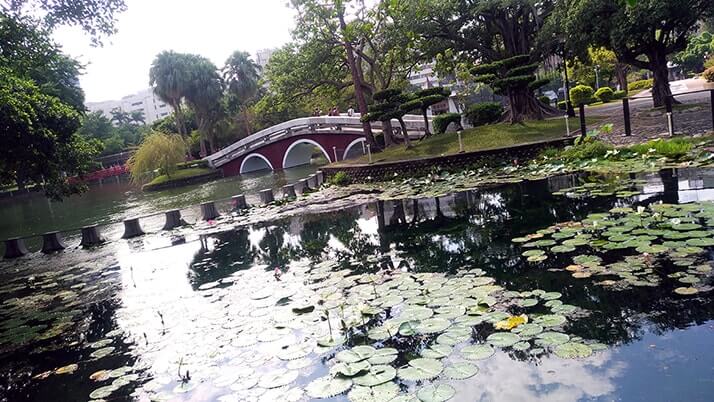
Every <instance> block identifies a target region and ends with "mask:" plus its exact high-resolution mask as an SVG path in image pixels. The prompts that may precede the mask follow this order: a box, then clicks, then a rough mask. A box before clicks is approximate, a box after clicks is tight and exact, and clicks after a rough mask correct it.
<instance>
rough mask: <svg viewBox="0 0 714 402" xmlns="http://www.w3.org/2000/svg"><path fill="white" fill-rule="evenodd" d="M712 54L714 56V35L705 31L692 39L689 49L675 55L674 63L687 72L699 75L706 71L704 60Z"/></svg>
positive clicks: (688, 44)
mask: <svg viewBox="0 0 714 402" xmlns="http://www.w3.org/2000/svg"><path fill="white" fill-rule="evenodd" d="M712 54H714V35H712V34H711V33H710V32H706V31H705V32H702V33H700V34H699V35H697V36H693V37H691V38H690V39H689V42H688V43H687V48H686V49H684V50H683V51H681V52H679V53H677V54H675V55H674V58H673V61H674V62H675V63H677V64H679V65H680V66H681V67H682V69H683V70H684V71H685V72H693V73H698V72H700V71H702V70H704V60H705V59H706V57H707V56H710V55H712Z"/></svg>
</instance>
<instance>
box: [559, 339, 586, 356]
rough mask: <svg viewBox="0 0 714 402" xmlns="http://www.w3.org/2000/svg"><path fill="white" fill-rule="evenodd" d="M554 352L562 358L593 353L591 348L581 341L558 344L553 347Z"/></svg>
mask: <svg viewBox="0 0 714 402" xmlns="http://www.w3.org/2000/svg"><path fill="white" fill-rule="evenodd" d="M555 354H556V356H558V357H561V358H563V359H578V358H584V357H588V356H590V355H591V354H593V350H592V349H590V346H588V345H585V344H583V343H577V342H568V343H564V344H562V345H558V346H557V347H556V348H555Z"/></svg>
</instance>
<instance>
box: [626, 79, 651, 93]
mask: <svg viewBox="0 0 714 402" xmlns="http://www.w3.org/2000/svg"><path fill="white" fill-rule="evenodd" d="M653 86H654V78H650V79H649V80H639V81H632V82H630V83H629V84H627V90H628V91H641V90H643V89H650V88H652V87H653Z"/></svg>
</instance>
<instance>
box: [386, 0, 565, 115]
mask: <svg viewBox="0 0 714 402" xmlns="http://www.w3.org/2000/svg"><path fill="white" fill-rule="evenodd" d="M407 3H410V4H409V6H408V7H407V6H404V7H394V9H393V14H394V16H395V20H397V21H399V22H400V23H401V24H402V26H403V27H404V29H408V30H412V31H413V32H414V34H415V35H414V36H415V37H416V38H418V39H417V40H416V42H417V46H418V47H420V48H421V49H422V51H423V54H424V55H425V56H426V58H433V57H436V55H439V54H442V55H443V54H444V53H445V52H446V50H447V49H453V52H449V53H451V54H453V55H454V56H455V57H457V58H459V59H460V60H461V61H469V62H472V63H474V64H476V65H478V64H481V65H490V67H493V68H492V69H489V71H485V69H480V70H477V71H478V72H479V73H487V74H493V75H494V76H493V77H488V78H492V79H493V81H498V84H499V86H498V87H497V88H494V89H495V90H496V91H497V92H501V94H502V95H504V96H505V97H506V98H507V99H508V105H507V113H506V116H504V119H505V120H508V121H510V122H512V123H517V122H520V121H523V120H524V119H542V118H543V116H544V114H550V113H553V112H555V110H554V109H552V108H551V107H550V106H547V105H544V104H543V103H541V102H540V101H538V99H537V98H536V96H535V94H534V89H537V87H538V84H540V85H542V84H543V82H538V81H536V80H535V78H534V77H533V78H528V79H526V76H532V73H533V71H534V70H535V69H534V68H532V67H530V66H531V65H532V64H533V63H538V62H539V60H540V57H539V55H538V54H537V52H536V51H535V48H536V38H537V36H538V32H539V30H540V29H541V27H542V26H543V23H544V20H545V18H546V17H547V16H548V15H550V13H551V12H552V10H553V4H554V2H553V1H552V0H416V1H413V2H407ZM514 58H515V59H514ZM515 61H517V62H518V64H519V65H515V64H513V63H514V62H515ZM505 67H511V69H513V68H518V67H522V70H523V71H515V72H513V71H511V72H510V73H509V71H501V70H504V68H505ZM526 70H527V71H526ZM516 73H518V74H516ZM516 77H518V78H516ZM504 79H505V81H504ZM488 81H489V80H488V79H484V82H486V83H489V84H494V83H496V82H488ZM516 81H518V82H516ZM512 84H513V85H512ZM516 84H517V85H516Z"/></svg>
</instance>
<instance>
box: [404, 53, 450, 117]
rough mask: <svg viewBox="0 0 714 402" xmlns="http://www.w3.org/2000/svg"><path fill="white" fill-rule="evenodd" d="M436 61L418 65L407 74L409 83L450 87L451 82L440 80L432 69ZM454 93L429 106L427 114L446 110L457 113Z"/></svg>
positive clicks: (420, 85) (419, 86) (427, 86)
mask: <svg viewBox="0 0 714 402" xmlns="http://www.w3.org/2000/svg"><path fill="white" fill-rule="evenodd" d="M435 65H436V63H434V62H431V63H428V64H423V65H419V66H417V67H416V68H414V70H412V72H411V73H410V74H409V77H408V78H407V79H408V80H409V83H410V84H412V85H413V86H415V87H418V88H420V89H427V88H433V87H438V86H443V87H446V88H450V87H451V85H452V84H453V82H447V81H443V82H442V81H441V80H440V79H439V76H438V75H436V71H434V67H435ZM453 97H454V94H453V92H452V95H451V97H449V99H448V100H447V101H445V102H439V103H437V104H436V105H433V106H432V107H430V108H429V109H430V113H429V114H441V113H446V112H452V113H459V112H460V111H459V109H458V107H457V106H456V102H455V101H454V99H453Z"/></svg>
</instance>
